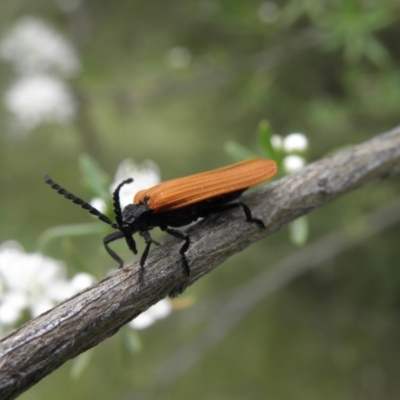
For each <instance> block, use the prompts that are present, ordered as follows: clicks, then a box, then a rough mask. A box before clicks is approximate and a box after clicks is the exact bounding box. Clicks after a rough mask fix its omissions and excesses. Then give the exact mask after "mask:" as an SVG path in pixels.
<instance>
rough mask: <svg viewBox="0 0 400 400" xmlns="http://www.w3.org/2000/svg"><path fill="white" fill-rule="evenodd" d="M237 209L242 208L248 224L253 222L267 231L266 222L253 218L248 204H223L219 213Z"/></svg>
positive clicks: (236, 202)
mask: <svg viewBox="0 0 400 400" xmlns="http://www.w3.org/2000/svg"><path fill="white" fill-rule="evenodd" d="M236 207H242V209H243V211H244V214H245V215H246V221H247V222H253V223H255V224H257V225H258V226H259V227H260V228H264V229H265V225H264V222H263V221H261V219H258V218H253V216H252V215H251V211H250V208H249V207H248V206H247V205H246V204H244V203H242V202H241V201H235V202H234V203H228V204H223V205H222V206H221V208H219V210H218V212H220V211H225V210H230V209H231V208H236Z"/></svg>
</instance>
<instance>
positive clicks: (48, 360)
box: [0, 127, 400, 400]
mask: <svg viewBox="0 0 400 400" xmlns="http://www.w3.org/2000/svg"><path fill="white" fill-rule="evenodd" d="M399 171H400V127H397V128H395V129H393V130H392V131H390V132H387V133H385V134H382V135H379V136H377V137H375V138H374V139H372V140H369V141H367V142H365V143H362V144H360V145H358V146H354V147H349V148H348V149H345V150H342V151H340V152H338V153H336V154H333V155H330V156H328V157H325V158H323V159H322V160H319V161H317V162H315V163H313V164H310V165H309V166H308V167H306V168H305V169H304V170H302V171H300V172H299V173H296V174H293V175H290V176H287V177H285V178H283V179H281V180H279V181H277V182H275V183H273V184H271V185H269V186H267V187H266V188H264V189H262V190H259V191H257V192H254V193H253V194H252V195H250V196H248V197H246V198H245V202H246V203H247V204H248V205H249V206H250V208H251V209H252V213H253V215H254V216H255V217H256V218H261V219H262V220H263V221H264V223H265V225H266V229H260V228H258V227H257V226H254V225H255V224H249V223H244V218H243V215H242V213H241V212H239V210H235V211H231V212H230V211H229V212H225V213H221V214H218V215H216V216H213V217H210V218H208V219H206V220H203V221H201V222H200V223H198V224H196V225H195V226H193V227H191V228H190V229H189V230H188V233H189V234H190V236H191V239H192V245H191V247H190V249H189V251H188V259H189V263H190V265H191V270H192V273H191V275H190V277H187V276H186V275H185V274H184V273H183V270H182V265H181V259H180V257H179V254H178V251H179V247H180V246H181V243H177V241H176V240H173V241H171V242H170V243H167V244H165V245H163V246H160V247H158V248H157V249H155V250H154V251H153V252H152V253H151V254H150V255H149V257H148V260H147V266H146V272H145V283H144V285H143V286H142V287H140V286H139V285H138V272H139V264H138V262H134V263H133V264H131V265H128V266H127V267H125V268H123V269H122V270H118V271H117V272H115V273H114V274H112V275H111V276H108V277H106V278H105V279H103V280H101V281H100V282H98V283H97V284H95V285H93V286H92V287H90V288H88V289H86V290H85V291H83V292H82V293H80V294H78V295H76V296H74V297H73V298H71V299H68V300H66V301H64V302H63V303H61V304H60V305H58V306H57V307H55V308H53V309H52V310H49V311H48V312H46V313H44V314H42V315H40V316H39V317H37V318H36V319H34V320H32V321H31V322H29V323H28V324H26V325H24V326H23V327H21V328H19V329H18V330H16V331H14V332H13V333H11V334H10V335H9V336H7V337H6V338H4V339H3V340H2V341H1V342H0V398H1V399H4V400H7V399H13V398H15V397H16V396H18V395H19V394H21V393H22V392H23V391H25V390H27V389H28V388H29V387H31V386H32V385H34V384H35V383H36V382H38V381H39V380H41V379H42V378H43V377H45V376H46V375H48V374H49V373H51V372H52V371H54V370H55V369H56V368H58V367H59V366H60V365H62V364H63V363H64V362H66V361H67V360H69V359H71V358H73V357H75V356H77V355H78V354H80V353H82V352H84V351H85V350H87V349H89V348H91V347H93V346H95V345H96V344H98V343H100V342H101V341H102V340H104V339H106V338H108V337H109V336H111V335H113V334H114V333H116V332H117V331H118V330H119V329H120V328H121V327H122V326H123V325H124V324H125V323H127V322H128V321H130V320H131V319H133V318H134V317H136V316H137V315H139V314H140V313H141V312H143V311H144V310H146V309H147V308H148V307H150V306H151V305H153V304H154V303H156V302H157V301H159V300H161V299H162V298H164V297H165V296H166V295H168V294H172V295H176V294H178V293H180V292H182V291H183V290H184V289H185V288H186V287H187V286H188V285H191V284H192V283H193V282H195V281H196V280H197V279H199V278H200V277H201V276H203V275H204V274H206V273H208V272H210V271H211V270H212V269H213V268H215V267H216V266H217V265H219V264H221V263H222V262H223V261H224V260H225V259H226V258H228V257H229V256H231V255H232V254H234V253H236V252H238V251H240V250H242V249H244V248H245V247H247V246H248V245H250V244H251V243H252V242H254V241H256V240H259V239H261V238H263V237H265V236H267V235H270V234H271V233H273V232H275V231H277V230H279V229H280V228H281V227H282V226H284V225H285V224H287V223H288V222H289V221H292V220H293V219H295V218H297V217H298V216H300V215H303V214H305V213H307V212H309V211H311V210H313V209H314V208H317V207H320V206H323V205H324V204H326V203H328V202H330V201H332V200H334V199H336V198H338V197H340V196H341V195H343V194H345V193H347V192H349V191H352V190H355V189H357V188H359V187H361V186H365V185H367V184H370V183H373V182H375V181H379V180H382V179H384V178H386V177H388V176H390V175H393V174H395V173H398V172H399ZM10 268H12V265H10Z"/></svg>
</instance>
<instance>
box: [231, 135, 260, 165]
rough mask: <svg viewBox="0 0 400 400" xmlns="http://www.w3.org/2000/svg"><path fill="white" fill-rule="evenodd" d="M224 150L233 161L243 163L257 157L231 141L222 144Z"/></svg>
mask: <svg viewBox="0 0 400 400" xmlns="http://www.w3.org/2000/svg"><path fill="white" fill-rule="evenodd" d="M224 150H225V152H226V153H227V154H228V155H229V156H230V157H232V159H234V160H235V161H243V160H247V159H249V158H254V157H256V156H257V155H256V154H255V153H254V152H253V151H252V150H250V149H248V148H247V147H244V146H242V145H241V144H240V143H237V142H234V141H231V140H229V141H228V142H226V143H225V144H224Z"/></svg>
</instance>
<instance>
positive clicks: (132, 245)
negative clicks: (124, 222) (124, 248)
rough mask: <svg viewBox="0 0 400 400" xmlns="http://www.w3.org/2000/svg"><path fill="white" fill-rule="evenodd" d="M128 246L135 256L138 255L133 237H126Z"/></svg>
mask: <svg viewBox="0 0 400 400" xmlns="http://www.w3.org/2000/svg"><path fill="white" fill-rule="evenodd" d="M125 240H126V244H127V245H128V247H129V249H130V250H131V251H132V252H133V254H137V249H136V242H135V239H134V238H133V236H132V235H127V236H125Z"/></svg>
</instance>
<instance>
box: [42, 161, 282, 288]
mask: <svg viewBox="0 0 400 400" xmlns="http://www.w3.org/2000/svg"><path fill="white" fill-rule="evenodd" d="M276 173H277V165H276V163H275V161H272V160H264V159H259V158H254V159H251V160H247V161H242V162H239V163H236V164H232V165H228V166H227V167H223V168H218V169H214V170H212V171H207V172H202V173H200V174H195V175H190V176H187V177H184V178H178V179H172V180H170V181H166V182H163V183H160V184H159V185H156V186H153V187H151V188H149V189H145V190H141V191H140V192H138V193H136V195H135V198H134V200H133V204H128V205H127V206H126V207H125V208H124V210H123V211H122V210H121V205H120V202H119V192H120V190H121V188H122V186H124V185H125V184H128V183H131V182H132V181H133V179H127V180H125V181H123V182H121V183H120V184H119V185H118V187H117V188H116V189H115V191H114V193H113V202H114V210H115V222H113V221H111V220H110V219H109V218H108V217H107V216H106V215H104V214H102V213H101V212H100V211H99V210H97V209H96V208H94V207H92V206H91V205H90V204H88V203H87V202H85V201H84V200H82V199H80V198H79V197H76V196H75V195H73V194H72V193H70V192H68V191H67V190H65V189H64V188H62V187H61V186H59V185H58V184H57V183H55V182H54V181H53V180H52V179H50V177H49V176H48V175H44V179H45V182H46V183H47V184H48V185H50V186H51V188H52V189H54V190H56V191H57V192H58V193H60V194H61V195H63V196H65V197H66V198H67V199H69V200H71V201H73V202H74V203H75V204H78V205H80V206H81V207H83V208H84V209H85V210H88V211H89V212H90V213H91V214H93V215H95V216H96V217H98V218H99V219H100V220H101V221H103V222H105V223H107V224H109V225H110V226H111V227H112V228H114V229H116V230H117V232H113V233H111V234H109V235H107V236H106V237H105V238H104V239H103V243H104V247H105V249H106V250H107V252H108V254H109V255H110V256H111V257H112V258H113V259H114V260H115V261H117V262H118V263H119V267H120V268H121V267H122V266H123V263H124V262H123V260H122V259H121V258H120V257H119V256H118V255H117V254H116V253H115V252H114V251H113V250H112V249H111V248H110V247H109V245H108V244H109V243H110V242H113V241H114V240H117V239H121V238H125V240H126V243H127V245H128V247H129V249H130V250H131V251H132V252H133V253H134V254H137V249H136V243H135V240H134V239H133V235H134V234H135V233H136V232H139V234H140V235H142V236H143V238H144V241H145V242H146V248H145V250H144V251H143V254H142V257H141V259H140V265H141V272H140V277H139V279H140V282H141V283H143V274H144V264H145V261H146V258H147V255H148V253H149V250H150V246H151V244H152V243H156V244H157V242H155V241H154V240H153V239H152V238H151V235H150V233H149V230H151V229H153V228H155V227H157V226H158V227H159V228H160V229H161V230H163V231H166V232H167V233H169V234H170V235H172V236H175V237H176V238H178V239H181V240H184V241H185V243H184V244H183V246H182V247H181V249H180V251H179V252H180V254H181V256H182V262H183V266H184V270H185V272H186V273H187V274H188V275H189V274H190V267H189V263H188V260H187V258H186V255H185V253H186V251H187V250H188V248H189V246H190V237H189V235H188V234H187V233H185V232H183V231H180V230H178V229H173V228H178V227H181V226H184V225H188V224H190V223H191V222H194V221H196V220H197V219H198V218H205V217H207V216H208V215H210V214H215V213H218V212H221V211H224V210H228V209H230V208H235V207H242V209H243V211H244V213H245V216H246V220H247V221H248V222H253V223H256V224H257V225H258V226H259V227H261V228H263V227H264V223H263V222H262V221H261V220H260V219H257V218H253V217H252V215H251V211H250V209H249V207H248V206H247V205H246V204H244V203H242V202H241V201H234V200H236V199H237V198H238V197H240V195H241V194H242V193H243V192H244V191H245V190H246V189H248V188H249V187H250V186H254V185H257V184H259V183H261V182H264V181H266V180H268V179H270V178H272V177H273V176H274V175H275V174H276Z"/></svg>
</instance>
